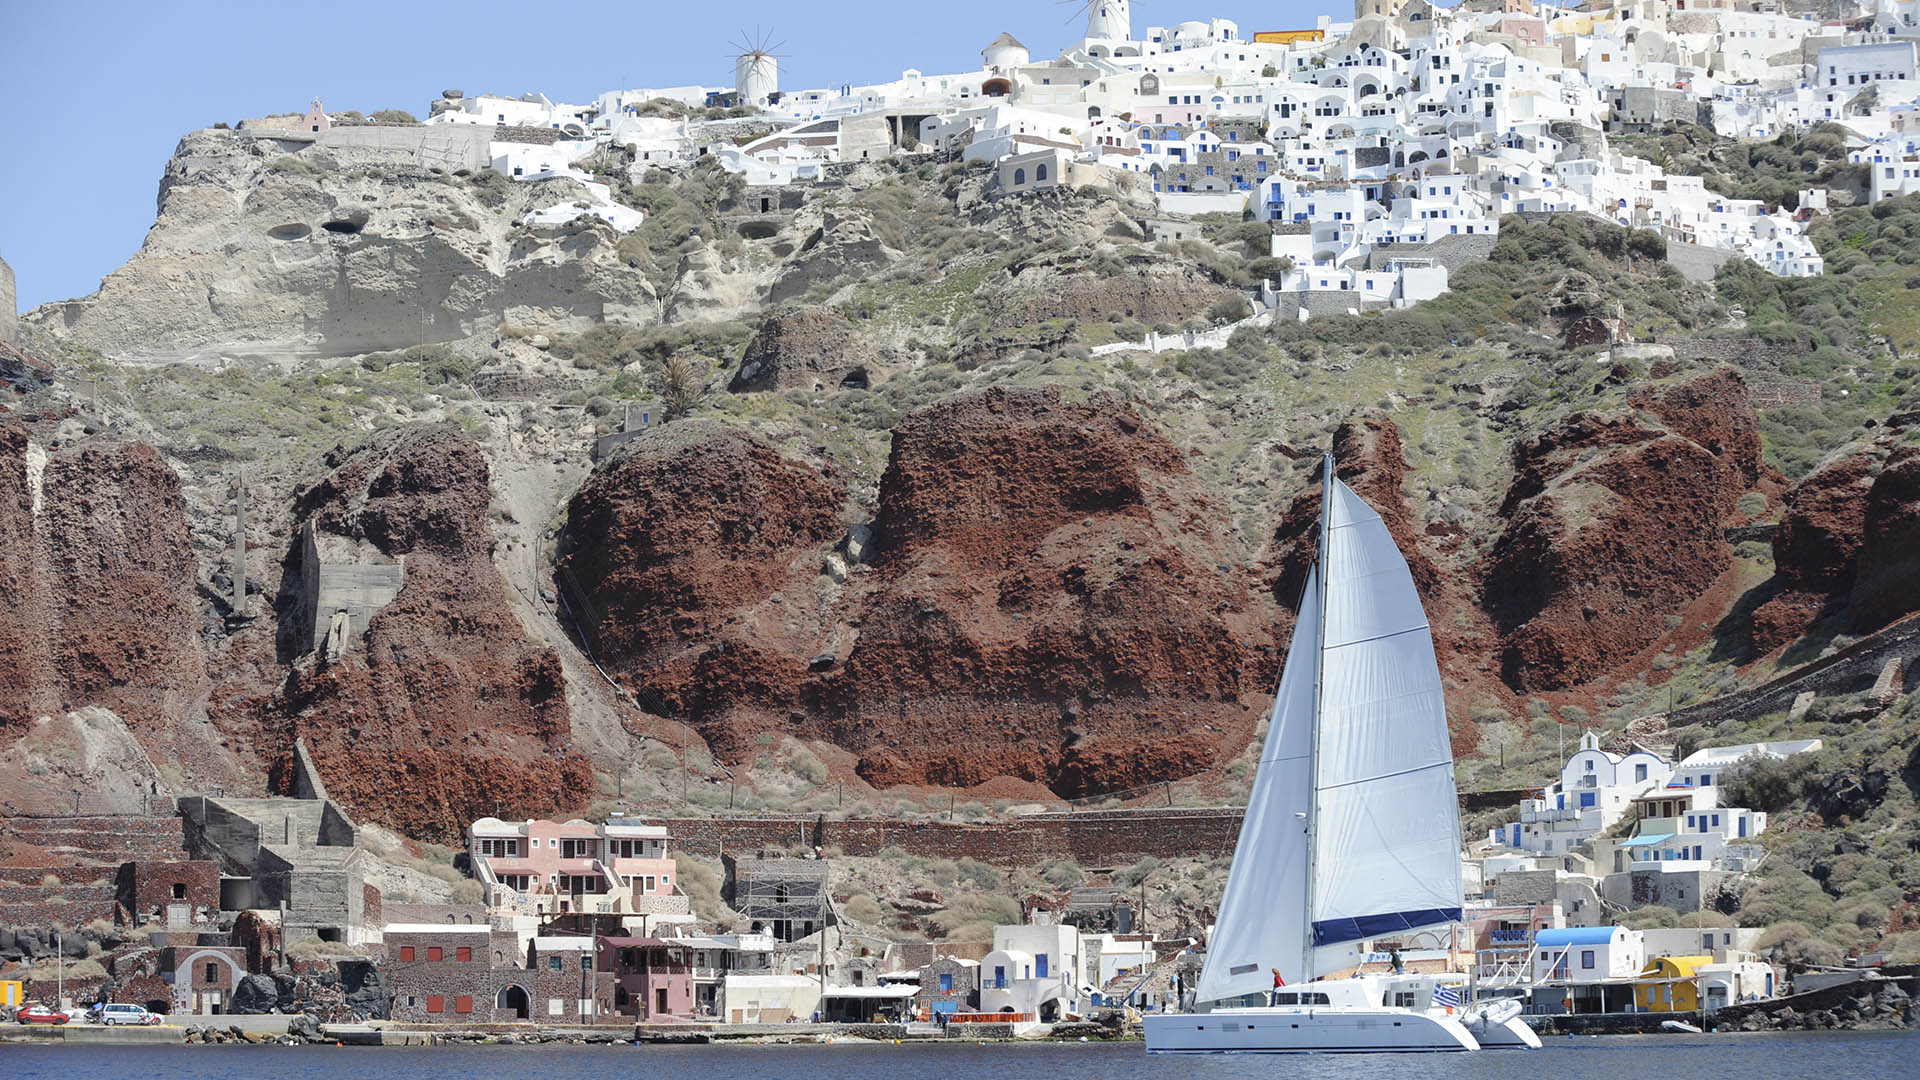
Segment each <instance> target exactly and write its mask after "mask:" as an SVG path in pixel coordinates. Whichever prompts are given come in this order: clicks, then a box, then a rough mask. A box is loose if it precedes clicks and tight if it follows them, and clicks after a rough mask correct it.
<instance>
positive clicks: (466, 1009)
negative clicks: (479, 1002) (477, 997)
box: [453, 994, 473, 1013]
mask: <svg viewBox="0 0 1920 1080" xmlns="http://www.w3.org/2000/svg"><path fill="white" fill-rule="evenodd" d="M453 1011H454V1012H457V1013H470V1012H472V1011H473V995H471V994H462V995H460V996H459V997H457V998H454V999H453Z"/></svg>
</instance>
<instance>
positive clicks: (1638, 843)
mask: <svg viewBox="0 0 1920 1080" xmlns="http://www.w3.org/2000/svg"><path fill="white" fill-rule="evenodd" d="M1671 839H1673V834H1672V833H1670V832H1667V833H1659V834H1657V835H1654V836H1636V837H1634V838H1633V839H1631V840H1628V841H1627V842H1626V843H1623V844H1621V845H1620V846H1621V847H1652V846H1653V845H1655V844H1664V843H1666V842H1667V841H1669V840H1671Z"/></svg>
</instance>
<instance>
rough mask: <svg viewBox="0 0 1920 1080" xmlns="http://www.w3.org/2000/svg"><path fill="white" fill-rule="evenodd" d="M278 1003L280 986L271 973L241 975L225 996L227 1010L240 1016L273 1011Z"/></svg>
mask: <svg viewBox="0 0 1920 1080" xmlns="http://www.w3.org/2000/svg"><path fill="white" fill-rule="evenodd" d="M279 1005H280V986H279V984H278V983H276V982H275V981H274V979H273V976H271V975H246V976H242V977H241V979H240V983H239V985H237V986H235V987H234V988H233V993H232V995H231V996H229V997H228V998H227V1011H228V1012H232V1013H239V1014H240V1015H242V1016H258V1015H263V1014H266V1013H270V1012H273V1011H274V1010H275V1009H276V1008H278V1007H279Z"/></svg>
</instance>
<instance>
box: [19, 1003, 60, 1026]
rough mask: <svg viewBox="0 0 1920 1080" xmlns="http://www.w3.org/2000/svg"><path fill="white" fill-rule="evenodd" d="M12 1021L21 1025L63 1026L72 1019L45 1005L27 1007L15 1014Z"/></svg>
mask: <svg viewBox="0 0 1920 1080" xmlns="http://www.w3.org/2000/svg"><path fill="white" fill-rule="evenodd" d="M14 1019H15V1020H18V1021H20V1022H21V1023H23V1024H64V1023H66V1022H67V1021H68V1020H70V1019H72V1017H70V1016H68V1015H67V1014H66V1013H63V1012H61V1011H60V1010H59V1009H49V1008H47V1007H46V1006H45V1005H29V1006H27V1007H26V1008H24V1009H21V1010H20V1011H19V1012H18V1013H17V1014H15V1015H14Z"/></svg>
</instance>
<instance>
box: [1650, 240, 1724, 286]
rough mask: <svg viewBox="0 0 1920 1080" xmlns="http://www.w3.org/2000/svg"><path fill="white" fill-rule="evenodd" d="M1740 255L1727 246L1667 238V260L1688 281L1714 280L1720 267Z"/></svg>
mask: <svg viewBox="0 0 1920 1080" xmlns="http://www.w3.org/2000/svg"><path fill="white" fill-rule="evenodd" d="M1739 257H1740V253H1739V252H1737V251H1732V250H1729V249H1727V248H1712V247H1705V246H1703V245H1700V244H1693V243H1688V242H1687V241H1685V240H1675V239H1673V238H1672V237H1668V238H1667V262H1669V263H1672V264H1673V268H1674V269H1675V270H1678V271H1680V276H1681V277H1683V278H1686V279H1687V280H1688V281H1712V280H1713V275H1715V274H1717V273H1719V272H1720V268H1721V267H1722V266H1725V265H1726V264H1727V263H1730V262H1732V261H1733V260H1735V259H1737V258H1739Z"/></svg>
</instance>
